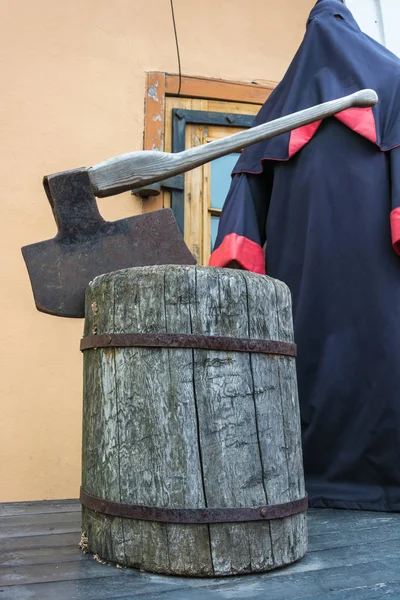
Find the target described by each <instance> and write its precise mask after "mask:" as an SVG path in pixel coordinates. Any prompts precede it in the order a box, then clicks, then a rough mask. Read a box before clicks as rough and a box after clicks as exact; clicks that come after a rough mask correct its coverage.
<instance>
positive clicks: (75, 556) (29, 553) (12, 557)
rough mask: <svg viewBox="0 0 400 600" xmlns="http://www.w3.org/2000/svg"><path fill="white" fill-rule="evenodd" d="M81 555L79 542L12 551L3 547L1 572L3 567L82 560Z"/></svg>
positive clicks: (0, 557) (0, 558)
mask: <svg viewBox="0 0 400 600" xmlns="http://www.w3.org/2000/svg"><path fill="white" fill-rule="evenodd" d="M75 541H76V540H75ZM81 555H82V552H81V551H80V550H79V548H78V544H77V543H74V544H70V545H63V546H59V547H56V548H40V549H38V548H27V549H24V550H14V551H10V552H4V551H3V549H1V552H0V573H1V569H6V568H11V567H23V566H24V567H26V566H32V565H46V564H49V565H50V564H53V563H59V562H66V561H74V560H80V559H81Z"/></svg>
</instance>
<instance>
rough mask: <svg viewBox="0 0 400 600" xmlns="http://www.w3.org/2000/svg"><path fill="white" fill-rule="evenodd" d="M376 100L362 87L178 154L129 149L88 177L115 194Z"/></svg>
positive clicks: (101, 191)
mask: <svg viewBox="0 0 400 600" xmlns="http://www.w3.org/2000/svg"><path fill="white" fill-rule="evenodd" d="M377 101H378V97H377V95H376V93H375V92H374V91H373V90H361V91H359V92H356V93H354V94H350V95H349V96H344V97H343V98H338V99H337V100H331V101H329V102H324V103H323V104H318V105H317V106H311V107H310V108H306V109H304V110H301V111H298V112H296V113H293V114H290V115H287V116H285V117H281V118H280V119H275V120H274V121H270V122H269V123H263V124H262V125H258V126H257V127H252V128H251V129H248V130H246V131H241V132H239V133H235V134H233V135H230V136H227V137H225V138H222V139H220V140H215V141H213V142H210V143H209V144H203V145H200V146H196V147H194V148H190V149H189V150H185V151H183V152H177V153H176V154H171V153H169V152H157V151H153V150H145V151H141V152H128V153H126V154H121V155H120V156H116V157H114V158H110V159H109V160H105V161H104V162H101V163H99V164H97V165H94V166H93V167H91V168H90V169H89V178H90V181H91V184H92V188H93V191H94V193H95V195H96V196H99V197H104V196H112V195H114V194H119V193H120V192H124V191H126V190H129V189H134V188H140V187H142V186H144V185H150V184H151V183H156V182H157V181H162V180H163V179H165V178H167V177H173V176H174V175H179V174H180V173H184V172H186V171H190V170H191V169H194V168H195V167H199V166H200V165H203V164H204V163H206V162H210V161H211V160H214V159H216V158H219V157H220V156H225V155H226V154H230V153H231V152H240V151H241V150H242V149H243V148H246V147H247V146H251V145H252V144H255V143H256V142H260V141H262V140H268V139H270V138H272V137H275V136H277V135H280V134H282V133H286V132H287V131H291V130H293V129H296V128H298V127H303V126H304V125H308V124H309V123H313V122H314V121H318V120H320V119H326V118H328V117H331V116H333V115H335V114H337V113H339V112H341V111H343V110H346V109H348V108H352V107H368V106H373V105H374V104H376V102H377Z"/></svg>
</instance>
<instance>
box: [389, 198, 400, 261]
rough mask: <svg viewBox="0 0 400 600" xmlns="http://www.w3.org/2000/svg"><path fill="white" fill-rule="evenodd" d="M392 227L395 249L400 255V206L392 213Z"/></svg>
mask: <svg viewBox="0 0 400 600" xmlns="http://www.w3.org/2000/svg"><path fill="white" fill-rule="evenodd" d="M390 227H391V230H392V245H393V248H394V251H395V252H396V254H398V255H399V256H400V208H394V209H393V210H392V212H391V213H390Z"/></svg>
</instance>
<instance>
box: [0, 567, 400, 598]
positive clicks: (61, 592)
mask: <svg viewBox="0 0 400 600" xmlns="http://www.w3.org/2000/svg"><path fill="white" fill-rule="evenodd" d="M382 567H383V565H382V562H379V561H376V562H374V563H367V564H365V565H363V567H362V569H360V570H357V571H355V570H354V569H353V568H352V567H346V568H344V569H343V568H339V569H331V570H329V571H328V573H325V572H309V573H300V574H297V575H288V576H287V578H286V579H285V580H283V579H282V578H280V577H279V578H276V577H270V575H268V574H263V575H249V576H247V577H230V578H221V579H218V580H204V579H203V580H202V579H192V578H188V579H182V578H178V577H163V576H157V575H149V574H146V573H139V574H137V572H136V571H132V570H130V571H128V570H121V571H119V572H118V576H114V577H113V576H110V577H107V578H105V577H99V578H90V579H81V580H72V581H60V582H58V583H38V584H28V585H15V586H11V587H5V588H4V587H3V588H2V587H0V598H2V600H25V599H28V598H29V600H39V599H40V600H111V599H112V600H123V599H124V600H126V599H128V598H131V599H138V600H139V599H140V600H189V599H190V600H378V599H379V600H383V598H393V599H396V600H398V598H399V597H400V595H396V594H398V592H399V590H400V581H399V568H398V561H397V560H391V561H389V562H388V564H387V565H386V568H385V569H384V570H383V569H382ZM289 569H290V567H289ZM385 576H387V577H388V579H387V582H386V583H385V582H384V581H382V580H383V578H384V577H385ZM379 594H380V595H379Z"/></svg>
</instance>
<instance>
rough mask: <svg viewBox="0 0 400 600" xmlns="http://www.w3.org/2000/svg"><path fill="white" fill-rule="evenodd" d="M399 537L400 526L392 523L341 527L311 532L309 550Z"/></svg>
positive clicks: (314, 550)
mask: <svg viewBox="0 0 400 600" xmlns="http://www.w3.org/2000/svg"><path fill="white" fill-rule="evenodd" d="M399 539H400V527H393V525H392V524H391V523H384V524H383V525H380V526H376V527H369V528H365V529H353V530H352V529H348V530H346V529H341V530H338V531H330V532H324V533H320V534H317V535H315V534H311V535H310V536H309V539H308V550H309V552H319V551H321V550H326V549H329V548H342V547H346V546H356V545H360V544H374V543H376V542H385V541H389V540H399Z"/></svg>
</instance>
